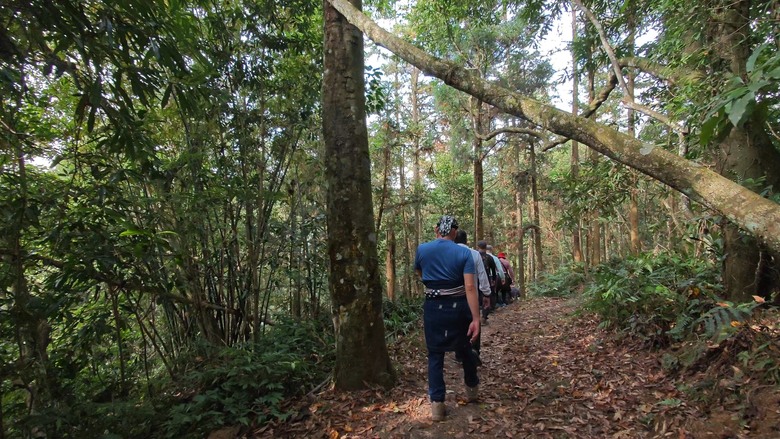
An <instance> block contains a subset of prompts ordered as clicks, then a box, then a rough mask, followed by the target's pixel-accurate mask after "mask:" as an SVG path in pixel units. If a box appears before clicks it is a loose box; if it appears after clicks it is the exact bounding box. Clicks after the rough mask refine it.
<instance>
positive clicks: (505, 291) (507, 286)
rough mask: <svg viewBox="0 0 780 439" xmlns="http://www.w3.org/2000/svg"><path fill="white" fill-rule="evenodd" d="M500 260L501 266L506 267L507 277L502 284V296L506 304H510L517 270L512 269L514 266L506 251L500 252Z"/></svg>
mask: <svg viewBox="0 0 780 439" xmlns="http://www.w3.org/2000/svg"><path fill="white" fill-rule="evenodd" d="M498 260H499V262H501V267H502V268H503V269H504V273H505V278H504V283H503V284H501V288H500V290H499V291H500V293H501V294H500V296H501V299H499V300H502V301H503V302H504V304H505V305H507V304H509V302H510V301H511V300H512V284H513V283H514V278H515V272H514V271H513V270H512V266H511V265H510V264H509V260H508V259H507V258H506V253H504V252H501V253H499V254H498Z"/></svg>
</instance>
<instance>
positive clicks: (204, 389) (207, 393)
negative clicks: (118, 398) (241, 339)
mask: <svg viewBox="0 0 780 439" xmlns="http://www.w3.org/2000/svg"><path fill="white" fill-rule="evenodd" d="M333 346H334V342H333V336H332V330H331V327H330V325H323V324H321V323H317V322H308V321H299V320H292V319H280V320H279V321H277V322H276V324H275V325H274V326H273V327H272V328H271V329H270V331H269V332H268V333H267V334H265V335H264V336H263V337H262V340H261V341H260V342H259V343H257V344H252V345H246V346H239V347H216V346H209V345H202V346H198V347H197V348H196V349H194V350H193V352H191V353H190V354H189V355H188V356H187V358H184V359H183V360H184V364H187V365H190V366H188V367H189V369H188V370H187V371H186V372H185V373H184V374H183V375H182V377H181V378H180V379H179V380H177V381H176V383H175V388H176V390H175V391H176V392H177V394H176V395H173V396H174V397H175V400H178V401H177V402H176V403H175V404H173V406H172V407H171V408H170V412H169V416H168V419H167V420H166V421H165V422H164V424H163V431H164V437H196V436H197V437H205V435H207V434H208V432H209V431H212V430H214V429H216V428H219V427H221V426H224V425H236V424H240V425H244V426H248V425H250V424H253V423H257V424H262V423H264V422H266V421H268V420H271V419H279V420H284V419H286V418H287V417H289V416H290V413H289V412H287V411H285V410H284V409H283V408H282V401H283V400H284V399H285V398H287V397H291V396H296V395H301V394H305V393H306V392H307V391H308V390H310V389H311V388H313V387H314V386H315V385H316V384H318V383H319V382H321V381H323V380H324V379H326V377H327V376H328V374H329V373H330V372H331V370H332V369H333V361H334V355H333V352H334V348H333Z"/></svg>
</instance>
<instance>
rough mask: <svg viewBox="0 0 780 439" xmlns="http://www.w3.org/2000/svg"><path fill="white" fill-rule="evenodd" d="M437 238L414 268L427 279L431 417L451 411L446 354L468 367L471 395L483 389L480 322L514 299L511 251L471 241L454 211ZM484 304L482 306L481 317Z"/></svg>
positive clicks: (421, 251)
mask: <svg viewBox="0 0 780 439" xmlns="http://www.w3.org/2000/svg"><path fill="white" fill-rule="evenodd" d="M434 231H435V233H436V239H434V240H433V241H429V242H426V243H424V244H420V246H419V247H418V248H417V255H416V257H415V261H414V269H415V271H416V272H417V274H418V275H419V276H420V277H421V279H422V282H423V284H424V285H425V302H424V304H423V325H424V332H425V344H426V347H427V349H428V396H429V398H430V401H431V417H432V419H433V420H434V421H442V420H444V418H445V416H446V408H445V405H444V397H445V395H446V386H445V383H444V355H445V353H446V352H455V359H456V360H457V361H458V362H459V363H460V364H461V365H462V367H463V381H464V382H465V384H466V389H465V394H466V398H465V399H466V401H468V402H474V401H476V400H477V398H478V395H479V376H478V374H477V367H478V366H480V365H482V361H481V360H480V326H481V325H487V324H488V316H489V315H490V313H491V312H493V311H495V310H496V309H497V308H501V307H504V306H506V305H508V304H509V303H511V302H512V301H513V300H514V299H515V298H516V294H513V291H517V290H516V289H513V288H512V282H513V279H514V272H513V271H512V267H511V265H510V264H509V261H508V260H507V259H506V254H504V253H503V252H501V253H499V254H498V256H494V255H493V252H492V250H493V249H492V246H490V245H488V244H487V242H486V241H478V242H477V246H476V247H477V248H476V249H471V248H469V246H468V239H467V233H466V232H465V231H464V230H460V229H459V227H458V222H457V220H456V219H455V217H453V216H450V215H443V216H442V217H441V218H439V221H438V223H436V227H435V228H434ZM480 310H481V312H482V315H481V318H480Z"/></svg>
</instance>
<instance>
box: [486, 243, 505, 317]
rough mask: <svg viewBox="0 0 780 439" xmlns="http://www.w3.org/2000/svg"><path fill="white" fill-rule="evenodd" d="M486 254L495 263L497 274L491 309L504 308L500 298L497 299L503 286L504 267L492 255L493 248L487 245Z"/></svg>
mask: <svg viewBox="0 0 780 439" xmlns="http://www.w3.org/2000/svg"><path fill="white" fill-rule="evenodd" d="M487 254H489V255H490V257H491V258H493V261H494V262H495V263H496V272H497V273H498V277H497V278H496V288H495V292H496V295H495V296H493V297H492V298H491V299H492V301H493V309H496V308H497V307H499V306H504V303H503V302H502V301H501V300H500V299H501V298H500V297H499V295H498V292H499V291H500V290H501V285H503V284H504V281H505V280H506V273H505V272H504V266H503V265H501V261H499V260H498V257H497V256H496V255H494V254H493V246H492V245H490V244H488V245H487Z"/></svg>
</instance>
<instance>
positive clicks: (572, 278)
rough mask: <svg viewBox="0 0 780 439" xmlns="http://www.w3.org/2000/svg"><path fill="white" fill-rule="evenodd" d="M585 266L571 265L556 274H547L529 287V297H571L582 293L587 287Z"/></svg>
mask: <svg viewBox="0 0 780 439" xmlns="http://www.w3.org/2000/svg"><path fill="white" fill-rule="evenodd" d="M585 280H586V278H585V266H584V265H583V264H570V265H567V266H564V267H561V268H559V269H558V270H556V271H555V272H554V273H548V274H545V275H544V277H543V278H542V279H540V280H538V281H537V282H533V283H531V284H529V285H528V294H529V296H541V297H569V296H573V295H576V294H578V293H579V292H580V291H582V288H583V287H584V285H585Z"/></svg>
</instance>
